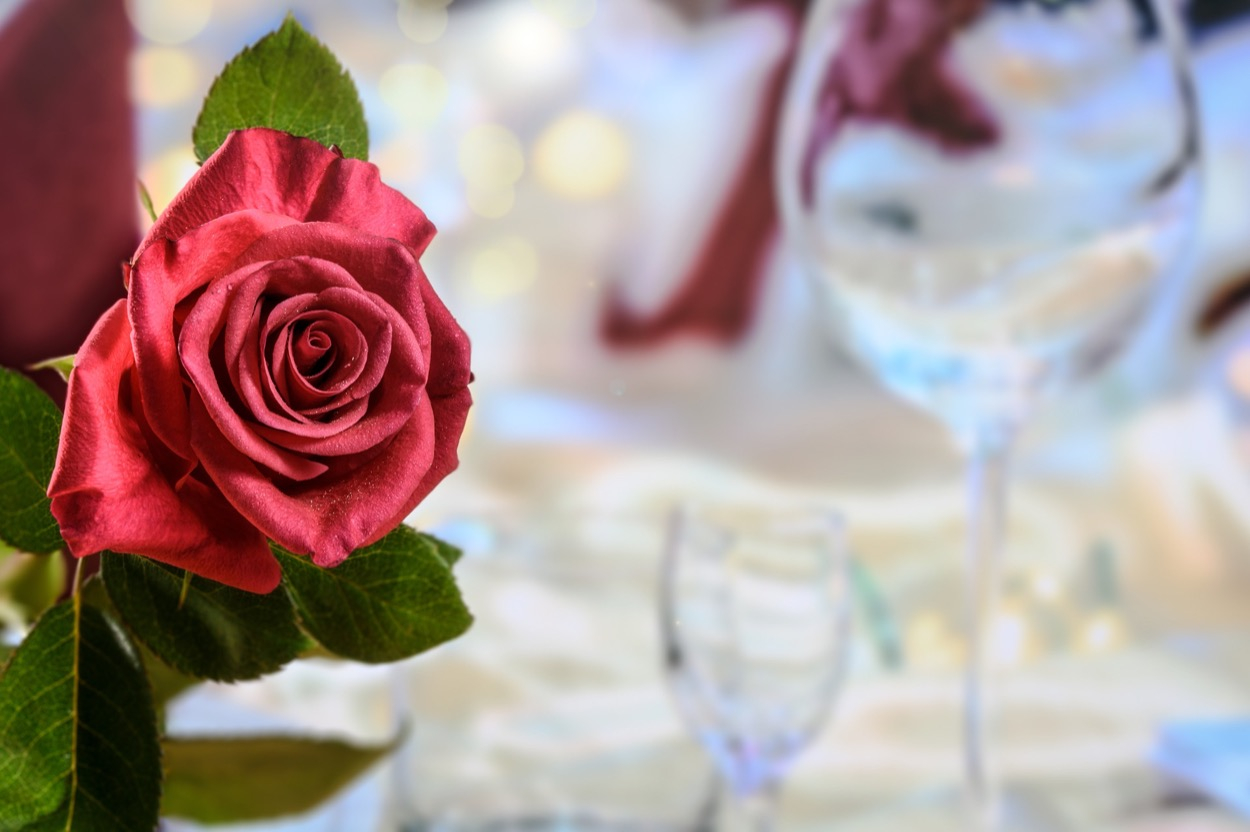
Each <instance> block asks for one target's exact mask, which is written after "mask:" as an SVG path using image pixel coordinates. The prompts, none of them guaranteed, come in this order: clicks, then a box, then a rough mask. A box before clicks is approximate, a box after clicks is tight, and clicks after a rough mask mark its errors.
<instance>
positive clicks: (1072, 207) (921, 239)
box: [777, 0, 1199, 830]
mask: <svg viewBox="0 0 1250 832" xmlns="http://www.w3.org/2000/svg"><path fill="white" fill-rule="evenodd" d="M1198 150H1199V141H1198V129H1197V116H1196V108H1195V97H1194V91H1193V87H1192V82H1191V79H1190V75H1189V66H1188V62H1187V57H1186V52H1185V47H1184V43H1183V36H1182V31H1181V26H1180V22H1179V20H1178V19H1177V15H1176V4H1175V3H1173V2H1171V0H817V2H816V3H815V5H814V7H813V8H812V9H811V11H810V13H809V15H808V18H807V21H806V23H805V29H804V34H803V40H802V44H801V47H800V50H799V54H798V57H797V58H796V62H795V66H794V70H793V73H792V75H791V80H790V86H789V90H788V93H787V99H786V103H785V106H784V111H783V116H782V128H781V140H780V142H779V156H778V170H777V177H778V186H779V195H780V202H781V206H782V216H783V220H784V225H785V229H786V234H787V239H788V242H789V244H790V247H791V249H792V250H793V251H794V252H795V254H796V255H797V258H798V259H799V260H800V261H801V262H802V263H803V265H804V266H805V267H806V268H807V271H808V272H809V274H810V276H811V278H812V282H813V284H814V285H815V286H816V287H817V289H818V292H819V294H820V296H821V299H822V301H824V303H823V304H822V306H821V307H820V310H821V313H822V314H824V315H826V316H827V317H829V318H830V319H831V320H835V321H837V322H838V323H839V330H840V334H841V335H842V336H843V340H844V341H845V342H846V344H847V345H848V346H849V348H850V350H851V352H852V353H853V354H854V355H855V356H856V357H857V358H859V359H860V361H861V362H862V363H863V364H864V365H865V366H866V367H867V368H868V369H869V370H870V371H871V372H872V373H873V374H874V375H876V376H877V378H878V379H879V380H880V381H881V382H882V383H883V384H884V385H885V386H887V387H888V388H890V389H891V390H893V391H894V392H896V393H897V394H899V395H900V396H902V397H904V398H905V399H908V400H910V401H912V402H914V403H916V404H918V405H920V406H921V407H923V408H925V409H927V410H929V411H930V412H931V413H933V414H934V415H936V416H938V417H939V418H940V419H942V421H943V422H945V424H946V426H947V427H948V428H949V430H950V432H951V434H952V436H953V437H954V438H955V439H956V440H957V442H958V443H959V444H960V446H961V448H962V450H963V451H964V454H965V456H966V458H967V461H968V466H967V468H968V477H967V483H968V505H969V515H970V517H969V535H968V559H967V564H968V565H967V576H968V578H967V586H968V591H967V596H968V625H967V626H968V636H967V641H968V667H967V681H966V688H967V693H966V697H965V701H966V707H965V726H964V727H965V731H964V734H965V771H966V781H967V786H968V793H969V796H970V798H971V800H970V801H969V803H970V813H967V812H965V814H964V815H963V822H962V828H963V829H967V830H972V829H976V830H1001V829H1004V828H1009V827H1010V828H1015V827H1017V826H1024V825H1027V822H1025V823H1022V822H1021V820H1020V818H1021V815H1020V814H1019V813H1018V812H1016V811H1015V810H1014V809H1011V810H1009V811H1004V810H1003V803H1002V801H1000V799H999V789H998V787H997V785H996V782H995V781H996V777H995V772H994V767H993V766H992V765H991V760H990V759H989V757H988V755H987V744H986V724H987V713H988V708H987V704H988V703H987V701H986V699H987V698H986V696H985V690H984V680H985V677H986V672H987V655H988V653H987V639H986V635H987V634H986V631H985V622H986V620H987V616H988V614H989V612H990V611H991V609H992V608H993V606H994V604H995V603H996V596H997V587H998V582H999V578H998V573H999V560H1000V553H1001V549H1002V542H1003V526H1004V519H1005V510H1006V485H1007V467H1008V458H1009V455H1010V450H1011V447H1012V444H1013V439H1014V437H1015V435H1016V433H1017V432H1018V430H1019V428H1020V426H1021V425H1022V423H1024V422H1025V421H1026V419H1027V418H1028V416H1029V415H1030V414H1031V413H1032V412H1033V410H1034V409H1035V407H1036V406H1037V404H1038V402H1039V401H1041V400H1043V399H1045V398H1047V397H1049V396H1051V395H1052V394H1054V393H1057V392H1061V391H1063V390H1065V389H1067V388H1068V387H1069V386H1071V384H1072V383H1073V382H1075V381H1077V380H1079V379H1081V378H1084V377H1086V376H1088V375H1089V374H1090V373H1092V372H1093V371H1094V370H1095V369H1097V368H1098V367H1100V366H1101V365H1102V364H1104V363H1105V362H1106V360H1107V359H1108V358H1109V357H1110V356H1111V355H1112V354H1114V353H1115V352H1116V350H1117V348H1118V347H1119V346H1120V345H1121V344H1122V343H1123V342H1124V341H1125V340H1127V339H1128V338H1129V337H1130V336H1131V335H1132V334H1133V332H1134V331H1135V329H1136V328H1137V326H1138V324H1139V322H1140V321H1141V319H1142V318H1143V317H1144V316H1145V315H1146V314H1147V312H1148V311H1149V310H1150V309H1151V308H1152V307H1154V306H1157V305H1159V304H1160V302H1161V299H1162V298H1163V297H1164V292H1163V291H1162V288H1163V286H1164V283H1165V280H1164V279H1165V278H1166V277H1167V276H1169V275H1174V274H1179V273H1180V270H1179V269H1178V268H1177V265H1178V263H1181V262H1183V256H1182V255H1183V254H1184V252H1185V250H1186V248H1187V245H1188V243H1189V240H1190V239H1191V237H1192V231H1193V227H1194V224H1195V216H1196V214H1197V210H1196V207H1197V204H1198V195H1199V187H1198V186H1199V182H1198V167H1197V159H1198ZM1037 826H1038V824H1032V826H1030V827H1029V828H1035V827H1037ZM913 828H914V827H913Z"/></svg>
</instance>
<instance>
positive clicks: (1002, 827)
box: [836, 788, 1077, 832]
mask: <svg viewBox="0 0 1250 832" xmlns="http://www.w3.org/2000/svg"><path fill="white" fill-rule="evenodd" d="M836 828H837V830H838V832H900V830H906V832H1077V827H1076V826H1075V825H1073V824H1072V823H1071V822H1069V821H1068V820H1066V819H1065V818H1064V816H1063V814H1062V813H1061V812H1060V811H1059V809H1058V808H1057V807H1056V806H1054V805H1052V804H1051V803H1050V802H1049V801H1047V800H1046V799H1045V798H1044V797H1042V796H1040V795H1038V794H1036V793H1034V792H1032V791H1031V790H1028V789H1025V788H1020V789H1007V790H1006V791H1004V793H1003V794H1002V795H1001V796H1000V800H999V805H998V808H997V811H995V812H993V813H992V814H991V815H990V816H988V817H983V816H980V813H979V812H978V811H977V810H976V809H975V808H974V807H973V806H972V805H971V804H970V802H969V800H968V797H967V795H966V794H965V793H964V792H962V791H960V790H956V789H943V790H935V791H929V792H922V793H918V794H915V795H912V796H910V797H908V798H906V799H904V800H901V801H899V802H897V803H892V804H889V805H887V806H885V807H883V808H881V809H877V810H874V811H872V812H869V813H866V814H862V815H858V816H856V817H853V818H849V819H847V820H846V821H845V822H839V823H838V824H837V827H836Z"/></svg>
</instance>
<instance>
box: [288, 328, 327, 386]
mask: <svg viewBox="0 0 1250 832" xmlns="http://www.w3.org/2000/svg"><path fill="white" fill-rule="evenodd" d="M292 335H293V336H294V337H293V338H292V339H291V358H292V359H293V361H294V363H295V369H296V370H297V371H298V372H299V374H300V375H302V376H303V377H304V378H306V379H308V380H309V381H311V382H317V381H320V380H321V378H322V377H323V376H324V375H325V374H326V373H327V372H329V371H330V369H331V368H332V367H333V366H334V363H335V359H336V358H338V349H337V348H336V347H335V344H334V338H333V337H332V336H331V335H330V333H329V332H327V331H326V329H325V327H324V326H323V325H322V324H321V322H320V321H312V322H307V323H305V322H302V321H301V322H300V324H297V325H296V327H295V331H294V332H293V333H292Z"/></svg>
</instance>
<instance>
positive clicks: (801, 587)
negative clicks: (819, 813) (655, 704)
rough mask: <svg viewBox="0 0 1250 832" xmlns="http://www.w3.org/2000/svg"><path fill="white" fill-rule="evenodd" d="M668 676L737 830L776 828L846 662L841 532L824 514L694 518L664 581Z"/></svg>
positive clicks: (672, 542) (670, 549) (674, 548)
mask: <svg viewBox="0 0 1250 832" xmlns="http://www.w3.org/2000/svg"><path fill="white" fill-rule="evenodd" d="M660 596H661V604H660V607H661V628H662V632H663V636H664V647H665V669H666V671H667V673H668V678H669V683H670V686H671V687H672V690H673V692H674V696H675V698H676V700H677V704H678V707H679V709H680V711H681V713H682V715H683V716H684V717H685V719H686V721H687V723H688V724H689V725H690V726H691V728H692V729H693V730H694V732H695V734H696V735H697V736H698V738H699V740H700V741H701V742H702V744H703V747H704V748H705V749H706V750H707V751H708V753H709V755H710V756H711V758H712V760H713V762H714V763H715V765H716V767H717V770H718V771H719V773H720V775H721V778H722V780H723V782H724V784H725V786H726V792H727V796H728V801H729V805H728V806H727V807H726V808H727V810H728V815H729V817H728V823H729V825H730V826H737V827H740V828H742V829H744V830H750V831H751V832H767V830H770V829H772V824H773V820H774V816H775V813H776V804H777V799H778V794H779V791H780V787H781V783H782V780H783V778H784V776H785V773H786V771H787V769H788V768H789V766H790V765H791V764H792V763H793V761H794V759H795V758H796V756H798V754H799V753H800V752H801V751H802V749H803V748H804V747H805V746H806V745H807V744H808V743H809V742H810V741H811V740H812V739H813V737H815V735H816V734H817V733H818V731H819V730H820V728H821V727H822V725H823V723H824V721H825V718H826V716H827V714H828V712H829V710H830V707H831V704H832V702H833V697H834V693H835V691H836V689H837V687H838V684H839V682H840V680H841V676H842V669H843V665H844V662H845V658H846V654H847V635H848V622H849V611H850V589H849V584H848V579H847V570H846V552H845V545H844V541H843V535H842V527H841V524H840V522H839V520H838V517H837V515H836V514H834V513H832V512H830V511H826V510H823V509H813V510H804V509H778V510H771V509H761V508H733V509H731V508H727V507H718V508H712V507H699V508H695V507H685V508H682V509H679V510H678V511H677V512H676V513H675V515H674V517H673V520H672V526H671V530H670V534H669V539H668V545H667V549H666V553H665V558H664V566H663V572H662V581H661V593H660Z"/></svg>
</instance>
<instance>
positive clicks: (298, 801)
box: [162, 736, 395, 824]
mask: <svg viewBox="0 0 1250 832" xmlns="http://www.w3.org/2000/svg"><path fill="white" fill-rule="evenodd" d="M163 748H164V758H165V772H166V774H165V795H164V798H163V800H162V812H163V813H164V814H165V815H167V816H170V817H178V818H185V819H187V820H192V821H196V822H198V823H204V824H214V823H240V822H248V821H260V820H269V819H272V818H280V817H284V816H287V815H296V814H302V813H304V812H307V811H310V810H311V809H314V808H316V807H317V806H318V805H320V804H322V803H324V802H325V801H326V800H328V799H329V798H331V797H333V796H334V795H335V794H336V793H337V792H338V791H340V790H341V789H343V788H344V787H345V786H347V785H349V784H350V783H351V782H352V781H353V780H354V779H356V777H358V776H359V775H361V774H363V773H364V772H365V771H367V770H368V769H369V768H370V767H372V766H373V765H374V764H375V763H377V762H378V761H379V760H381V759H382V758H383V757H385V756H386V755H387V754H389V753H390V752H392V751H394V750H395V743H386V744H384V745H354V744H352V743H347V742H342V741H339V740H326V739H301V738H297V737H264V736H260V737H237V738H236V737H224V738H223V737H205V738H196V739H182V738H166V739H165V741H164V743H163Z"/></svg>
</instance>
